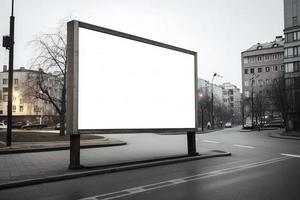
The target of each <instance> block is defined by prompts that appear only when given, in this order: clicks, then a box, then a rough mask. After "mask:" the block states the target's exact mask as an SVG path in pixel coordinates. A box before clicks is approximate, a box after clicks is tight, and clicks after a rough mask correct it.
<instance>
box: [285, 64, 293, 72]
mask: <svg viewBox="0 0 300 200" xmlns="http://www.w3.org/2000/svg"><path fill="white" fill-rule="evenodd" d="M293 68H294V64H293V63H287V64H285V72H293V71H294V69H293Z"/></svg>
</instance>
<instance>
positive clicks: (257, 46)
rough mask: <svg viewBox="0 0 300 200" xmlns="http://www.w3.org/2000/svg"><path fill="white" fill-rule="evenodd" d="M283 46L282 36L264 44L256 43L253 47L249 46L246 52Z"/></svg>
mask: <svg viewBox="0 0 300 200" xmlns="http://www.w3.org/2000/svg"><path fill="white" fill-rule="evenodd" d="M283 45H284V38H283V37H282V36H276V38H275V40H274V41H271V42H265V43H257V44H255V45H253V46H251V47H250V48H249V49H247V50H246V51H255V50H263V49H271V48H277V47H283Z"/></svg>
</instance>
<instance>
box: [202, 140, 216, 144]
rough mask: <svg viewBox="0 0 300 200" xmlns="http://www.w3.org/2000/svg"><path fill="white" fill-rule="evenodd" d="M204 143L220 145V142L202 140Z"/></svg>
mask: <svg viewBox="0 0 300 200" xmlns="http://www.w3.org/2000/svg"><path fill="white" fill-rule="evenodd" d="M202 142H207V143H214V144H219V143H220V142H218V141H214V140H202Z"/></svg>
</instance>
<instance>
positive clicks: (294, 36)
mask: <svg viewBox="0 0 300 200" xmlns="http://www.w3.org/2000/svg"><path fill="white" fill-rule="evenodd" d="M293 40H294V41H296V40H298V35H297V32H293Z"/></svg>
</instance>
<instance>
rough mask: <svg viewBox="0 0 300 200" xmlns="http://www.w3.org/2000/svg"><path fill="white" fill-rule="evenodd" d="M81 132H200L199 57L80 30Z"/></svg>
mask: <svg viewBox="0 0 300 200" xmlns="http://www.w3.org/2000/svg"><path fill="white" fill-rule="evenodd" d="M78 69H79V71H78V76H79V77H78V85H79V86H78V129H79V130H89V129H93V130H97V129H188V128H190V129H191V128H195V127H196V113H195V112H196V111H195V110H196V109H195V60H194V55H191V54H187V53H182V52H179V51H174V50H170V49H167V48H162V47H158V46H155V45H150V44H146V43H142V42H138V41H134V40H130V39H126V38H122V37H118V36H114V35H110V34H106V33H102V32H98V31H93V30H89V29H86V28H81V27H79V67H78Z"/></svg>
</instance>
